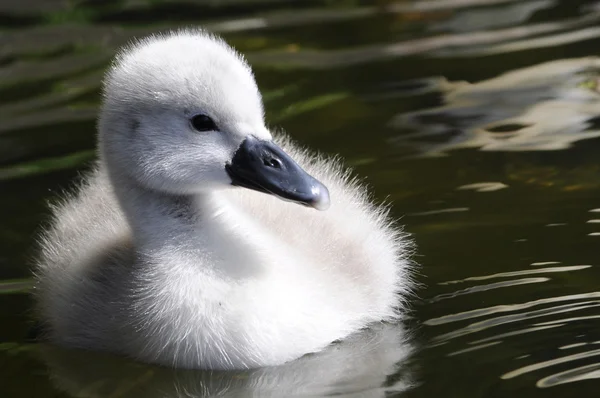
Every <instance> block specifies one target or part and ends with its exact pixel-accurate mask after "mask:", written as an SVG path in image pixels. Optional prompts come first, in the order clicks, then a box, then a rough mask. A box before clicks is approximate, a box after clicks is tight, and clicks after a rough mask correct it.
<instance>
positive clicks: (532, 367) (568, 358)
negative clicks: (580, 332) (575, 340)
mask: <svg viewBox="0 0 600 398" xmlns="http://www.w3.org/2000/svg"><path fill="white" fill-rule="evenodd" d="M596 355H600V349H598V350H592V351H587V352H580V353H577V354H573V355H568V356H565V357H560V358H555V359H551V360H549V361H543V362H538V363H534V364H532V365H528V366H524V367H522V368H519V369H516V370H513V371H512V372H508V373H505V374H503V375H502V376H500V378H501V379H503V380H508V379H512V378H515V377H518V376H521V375H524V374H526V373H530V372H534V371H536V370H540V369H544V368H547V367H550V366H554V365H559V364H561V363H566V362H571V361H576V360H579V359H584V358H590V357H593V356H596Z"/></svg>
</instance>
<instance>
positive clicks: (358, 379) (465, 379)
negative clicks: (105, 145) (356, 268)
mask: <svg viewBox="0 0 600 398" xmlns="http://www.w3.org/2000/svg"><path fill="white" fill-rule="evenodd" d="M376 3H377V5H370V4H367V3H365V2H358V1H339V2H333V1H303V2H300V1H296V2H284V1H276V0H249V1H243V0H226V1H197V2H192V1H178V2H177V1H160V0H156V1H143V0H139V1H134V0H128V1H102V2H99V1H97V2H95V1H74V2H68V1H58V0H52V1H49V0H45V1H41V0H39V1H34V0H28V1H11V0H8V1H3V2H1V3H0V192H1V196H0V222H1V224H0V395H1V396H2V397H70V396H74V397H127V396H136V397H149V396H157V397H158V396H161V397H183V396H196V395H201V394H208V395H218V394H229V395H230V396H249V395H254V396H261V395H269V396H289V395H292V394H293V393H300V394H302V395H335V394H341V395H346V394H348V395H353V396H385V395H386V394H387V395H389V396H395V395H402V396H406V397H438V396H443V397H513V396H528V397H542V396H543V397H567V396H595V395H596V394H597V391H598V387H599V386H600V381H598V380H597V378H599V377H600V271H599V269H600V268H599V266H600V210H598V211H595V210H594V209H597V208H600V139H599V138H595V137H598V136H600V124H599V121H600V118H599V116H600V89H599V87H600V58H596V56H598V55H600V27H599V24H598V22H599V21H600V2H598V1H583V0H562V1H560V0H534V1H524V0H462V1H456V0H438V1H434V0H430V1H413V2H410V1H398V2H388V1H379V2H376ZM186 25H205V26H208V27H209V28H211V29H213V30H215V31H217V32H220V33H221V34H223V35H224V36H225V38H226V39H228V40H229V41H230V42H231V43H232V44H234V45H235V46H236V47H237V48H238V49H239V50H240V51H242V52H243V53H245V54H246V55H247V57H248V59H249V60H250V61H251V62H252V63H253V65H254V67H255V71H256V76H257V80H258V82H259V85H260V86H261V88H262V90H263V93H264V97H265V102H266V109H267V116H268V119H269V122H270V124H271V125H272V126H278V127H281V128H284V129H286V130H287V131H288V132H289V133H290V134H291V135H292V136H293V137H294V138H296V139H297V140H299V141H301V142H302V143H304V144H306V145H309V146H310V147H312V148H315V149H319V150H321V151H324V152H327V153H331V154H333V153H338V154H340V155H341V156H343V158H344V159H345V161H346V162H347V164H348V165H351V166H353V167H354V169H355V170H356V173H357V174H359V175H360V176H361V177H363V178H366V179H367V181H368V182H369V184H370V185H371V186H372V187H373V190H374V192H375V193H376V196H377V198H379V199H380V200H381V199H386V198H387V199H388V200H391V201H392V202H393V205H394V215H395V216H396V217H398V218H401V222H402V223H404V224H405V225H406V229H407V230H408V231H409V232H411V233H412V234H413V236H414V239H415V240H416V242H417V245H418V254H419V255H418V257H417V258H416V260H417V261H418V262H419V263H421V265H422V267H421V268H420V275H419V276H418V280H419V282H420V283H421V284H422V287H421V288H420V290H419V291H418V296H419V298H418V299H416V300H415V301H414V303H413V313H412V318H411V320H410V322H409V325H407V328H408V330H409V331H410V335H411V337H410V339H408V340H402V339H401V338H399V337H400V336H404V335H405V332H403V331H402V330H399V329H398V328H384V329H382V330H375V331H373V332H372V334H371V335H368V336H361V337H358V338H357V339H356V341H351V342H347V343H345V344H341V345H339V346H336V347H335V348H334V349H332V350H330V351H328V352H325V353H323V354H321V355H317V356H312V357H308V358H304V359H303V360H302V361H300V362H298V363H294V364H290V365H287V366H284V367H281V368H275V369H263V370H258V371H253V372H242V373H235V374H233V373H216V372H177V371H169V370H166V369H160V368H154V367H149V366H145V365H140V364H135V363H130V362H127V361H123V360H120V359H115V358H111V357H106V356H104V355H99V354H92V353H82V352H70V351H65V350H58V349H55V348H52V347H45V346H41V345H36V344H31V343H28V342H27V340H26V335H27V331H28V328H29V324H28V316H29V311H30V301H29V298H28V296H27V290H28V288H29V283H28V277H29V268H28V267H29V264H30V263H31V261H30V259H31V256H32V255H33V254H34V253H33V252H32V247H33V243H34V240H35V234H36V232H37V231H39V229H40V226H41V225H43V224H44V222H45V221H46V220H47V219H48V215H49V212H48V210H47V208H46V205H45V203H46V201H47V200H49V199H52V198H56V197H57V195H59V194H60V192H61V190H63V189H66V188H69V187H70V186H71V185H72V183H73V181H74V180H75V178H76V177H77V174H78V172H79V171H80V170H83V169H85V167H86V163H87V162H88V161H89V160H90V159H92V158H93V151H92V150H93V147H94V134H95V133H94V131H95V125H94V124H95V115H96V107H97V105H98V100H99V94H98V88H99V81H100V79H101V77H102V71H103V69H104V68H105V67H106V65H107V63H108V62H109V60H110V58H111V56H112V55H113V54H114V51H115V50H116V48H118V46H119V45H121V44H123V43H125V42H127V40H128V39H130V38H131V37H133V36H139V35H144V34H146V33H149V32H154V31H158V30H164V29H167V28H171V27H178V26H186ZM507 72H510V73H508V74H507ZM482 183H487V184H482ZM473 184H478V185H473ZM402 390H404V391H403V392H401V391H402Z"/></svg>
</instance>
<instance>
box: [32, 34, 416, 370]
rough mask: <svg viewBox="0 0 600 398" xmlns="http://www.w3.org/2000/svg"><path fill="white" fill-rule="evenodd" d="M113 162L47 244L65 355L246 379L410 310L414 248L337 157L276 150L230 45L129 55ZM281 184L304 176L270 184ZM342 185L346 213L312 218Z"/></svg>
mask: <svg viewBox="0 0 600 398" xmlns="http://www.w3.org/2000/svg"><path fill="white" fill-rule="evenodd" d="M199 114H202V115H206V117H204V119H202V118H201V119H200V122H199V123H191V122H190V120H191V119H193V118H194V116H196V115H199ZM202 123H203V124H202ZM211 123H212V124H211ZM198 125H199V126H200V128H198ZM271 140H273V141H275V142H277V143H278V144H279V145H281V147H282V148H283V149H284V150H285V152H286V153H287V154H288V155H289V156H290V157H291V158H292V159H294V160H295V161H296V162H297V164H299V165H300V166H301V167H302V169H300V168H299V167H298V168H297V169H294V167H295V166H294V164H295V163H293V161H291V159H289V158H287V157H286V156H287V155H285V154H280V152H277V149H272V148H273V147H274V145H273V143H272V141H271ZM248 142H250V143H254V144H256V143H259V144H260V145H263V146H260V145H259V144H257V145H259V146H260V148H258V149H256V148H254V147H253V148H254V149H252V148H250V147H244V145H245V143H248ZM254 144H253V145H254ZM269 145H271V146H269ZM267 146H269V147H268V148H267ZM240 148H245V149H244V150H242V149H240ZM248 148H250V149H248ZM265 148H267V149H265ZM269 148H271V149H269ZM275 148H276V147H275ZM246 150H247V152H248V153H247V154H249V155H248V156H247V157H246V158H244V159H242V160H240V159H238V158H236V156H237V157H239V156H238V153H239V152H243V153H246V152H244V151H246ZM99 151H100V159H99V161H98V164H97V166H96V168H95V169H94V171H93V172H91V173H90V174H89V175H88V176H87V177H86V178H85V180H84V181H83V182H82V184H81V185H82V186H81V188H80V189H79V190H78V192H77V193H76V194H74V195H72V196H71V197H69V198H67V199H66V200H64V201H63V202H62V203H61V204H60V205H59V206H56V207H55V208H54V221H53V224H52V226H51V227H50V228H49V230H48V231H47V232H46V233H45V234H44V236H43V239H42V243H41V255H40V257H39V260H38V265H37V269H36V278H37V283H36V286H35V298H36V305H37V312H38V316H39V318H40V319H41V321H42V324H43V327H44V330H45V333H46V335H47V337H48V338H49V339H50V340H51V341H53V342H55V343H59V344H63V345H67V346H72V347H80V348H87V349H93V350H106V351H111V352H115V353H120V354H124V355H127V356H130V357H133V358H136V359H139V360H142V361H146V362H153V363H159V364H164V365H169V366H176V367H185V368H213V369H240V368H250V367H257V366H267V365H278V364H282V363H285V362H287V361H290V360H293V359H295V358H298V357H300V356H302V355H304V354H306V353H311V352H316V351H319V350H321V349H323V348H324V347H326V346H327V345H329V344H330V343H331V342H333V341H335V340H338V339H343V338H344V337H346V336H348V335H350V334H351V333H353V332H356V331H357V330H359V329H361V328H364V327H366V326H367V325H369V324H370V323H372V322H378V321H382V320H384V321H386V320H387V321H389V320H395V319H397V318H398V317H399V316H400V314H401V313H402V312H403V311H402V309H403V301H404V300H403V299H405V298H406V295H407V294H408V293H409V290H410V287H411V283H410V275H409V269H410V267H409V264H410V262H409V260H408V258H407V257H408V254H409V251H410V250H409V249H410V244H409V241H408V240H406V239H405V237H404V235H403V234H402V233H401V232H400V231H399V230H398V229H397V228H396V227H395V226H394V225H393V224H392V223H391V222H390V219H389V218H388V216H387V211H386V209H385V208H383V207H380V206H376V205H373V204H372V203H371V202H370V199H369V197H368V195H367V193H366V190H365V189H364V188H363V187H361V186H360V185H359V184H357V183H356V182H355V181H352V180H350V179H349V177H348V173H347V172H346V171H344V169H343V168H342V167H341V166H340V165H338V164H337V163H336V162H335V161H333V160H330V159H325V158H323V157H319V156H316V155H313V154H311V153H309V152H307V151H305V150H301V149H299V148H298V147H296V146H294V145H293V144H292V143H291V142H290V141H289V140H287V139H285V138H284V137H277V136H276V137H275V139H273V137H272V135H271V132H270V131H269V130H268V129H267V128H266V127H265V122H264V119H263V106H262V100H261V96H260V92H259V90H258V88H257V86H256V83H255V81H254V77H253V75H252V72H251V70H250V67H249V66H248V65H247V64H246V62H245V61H244V60H243V58H242V57H241V56H240V55H239V54H238V53H236V52H235V51H234V50H233V49H232V48H231V47H229V46H228V45H227V44H226V43H225V42H223V41H222V40H221V39H219V38H217V37H215V36H213V35H210V34H208V33H206V32H203V31H196V30H187V31H179V32H174V33H171V34H168V35H157V36H152V37H149V38H146V39H144V40H141V41H139V42H137V43H135V44H133V45H131V46H129V47H127V48H125V49H124V50H123V51H122V52H121V53H120V54H119V55H118V56H117V58H116V61H115V62H114V64H113V66H112V68H111V69H110V71H109V72H108V74H107V76H106V80H105V84H104V102H103V106H102V109H101V114H100V121H99ZM252 151H254V152H252ZM265 151H266V152H265ZM265 153H267V155H268V159H267V160H268V162H266V161H265V158H264V156H267V155H265ZM278 154H280V155H281V156H280V158H277V156H279V155H278ZM253 156H254V157H253ZM256 156H258V158H257V157H256ZM261 156H262V157H261ZM272 158H277V159H275V163H276V164H275V165H273V164H272V162H271V161H272ZM256 159H258V163H252V162H253V161H255V160H256ZM278 159H279V160H278ZM238 161H239V165H238ZM244 162H245V163H244ZM277 162H279V163H277ZM281 162H283V166H282V163H281ZM263 163H264V165H263ZM231 165H234V166H236V167H237V169H233V171H232V170H230V169H231V167H233V166H231ZM248 165H250V166H249V167H250V168H253V169H252V170H251V171H249V173H250V174H244V173H246V171H248V170H246V169H245V166H248ZM269 165H270V166H269ZM230 166H231V167H230ZM288 166H289V167H288ZM228 167H230V169H228ZM273 167H275V169H276V170H273ZM282 168H283V171H282V170H281V169H282ZM267 169H268V170H267ZM236 170H237V171H236ZM304 170H305V171H306V172H307V173H308V174H306V173H305V172H304ZM280 172H283V173H284V174H285V173H288V174H294V175H293V176H292V177H290V178H291V179H287V174H285V175H284V177H285V178H279V177H278V176H279V175H275V177H273V175H272V174H268V173H280ZM303 173H304V174H303ZM258 174H260V176H258V177H256V176H257V175H258ZM241 175H242V176H244V177H245V178H250V180H252V179H253V178H255V177H256V178H259V179H260V178H262V180H260V181H259V180H256V181H254V182H255V183H254V184H253V183H252V181H251V182H250V183H248V180H247V179H246V180H244V179H243V178H242V179H241V180H243V181H242V182H241V183H239V182H240V181H241V180H240V181H238V183H237V184H236V181H237V178H238V177H240V176H241ZM248 176H250V177H248ZM311 176H312V177H314V178H312V177H311ZM240 178H241V177H240ZM315 179H316V180H319V181H321V182H322V183H323V185H324V186H326V187H327V188H324V187H323V185H320V184H319V182H318V181H316V180H315ZM290 181H291V182H290ZM271 183H272V186H271V185H269V184H271ZM232 184H234V185H241V186H245V187H246V188H251V189H246V188H242V187H234V186H232ZM286 184H288V185H289V184H291V185H293V186H291V187H290V186H287V185H286ZM294 184H296V185H294ZM298 184H300V185H298ZM303 184H304V185H303ZM307 184H308V185H307ZM257 186H258V188H257ZM305 186H308V191H310V192H308V191H307V192H308V195H309V196H310V195H312V196H310V198H308V199H307V198H306V197H304V196H302V195H301V194H302V192H301V191H302V189H301V188H302V187H305ZM280 189H281V190H280ZM286 189H287V190H286ZM327 189H328V191H329V194H330V196H331V206H330V208H329V209H327V210H326V211H316V210H315V209H313V208H309V207H308V206H310V207H314V208H318V209H321V210H323V209H325V208H326V207H327V206H328V203H329V196H328V195H327ZM256 190H259V191H263V192H257V191H256ZM265 191H267V192H268V193H272V195H267V194H265V193H264V192H265ZM301 196H302V197H301ZM281 198H285V199H287V200H286V201H284V200H281ZM290 201H292V202H300V203H303V204H305V205H307V206H306V207H305V206H300V205H299V204H298V203H290Z"/></svg>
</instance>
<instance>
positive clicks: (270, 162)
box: [263, 156, 281, 169]
mask: <svg viewBox="0 0 600 398" xmlns="http://www.w3.org/2000/svg"><path fill="white" fill-rule="evenodd" d="M263 164H264V165H265V166H267V167H272V168H274V169H281V160H279V159H277V158H273V157H270V156H268V157H265V158H263Z"/></svg>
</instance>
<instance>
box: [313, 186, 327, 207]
mask: <svg viewBox="0 0 600 398" xmlns="http://www.w3.org/2000/svg"><path fill="white" fill-rule="evenodd" d="M312 194H313V197H314V199H313V200H312V201H311V202H310V206H311V207H312V208H314V209H317V210H319V211H324V210H327V209H329V206H330V205H331V201H330V199H329V190H328V189H327V188H325V186H324V185H321V186H316V187H314V188H313V189H312Z"/></svg>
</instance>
